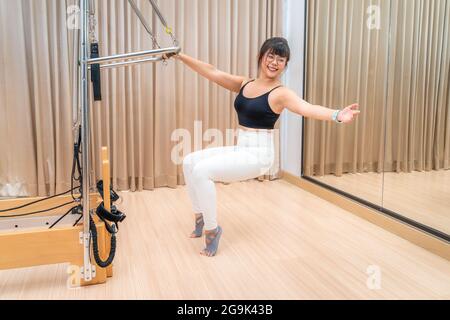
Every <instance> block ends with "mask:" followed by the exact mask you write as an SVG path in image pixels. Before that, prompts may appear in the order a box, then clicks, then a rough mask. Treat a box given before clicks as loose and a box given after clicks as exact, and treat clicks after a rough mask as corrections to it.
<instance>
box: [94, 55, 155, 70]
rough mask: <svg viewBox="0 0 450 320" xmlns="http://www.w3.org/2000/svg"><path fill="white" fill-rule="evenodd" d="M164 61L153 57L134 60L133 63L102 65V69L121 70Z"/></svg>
mask: <svg viewBox="0 0 450 320" xmlns="http://www.w3.org/2000/svg"><path fill="white" fill-rule="evenodd" d="M162 60H163V59H162V57H151V58H147V59H142V60H132V61H125V62H117V63H110V64H102V65H100V69H111V68H119V67H125V66H131V65H136V64H141V63H148V62H158V61H162Z"/></svg>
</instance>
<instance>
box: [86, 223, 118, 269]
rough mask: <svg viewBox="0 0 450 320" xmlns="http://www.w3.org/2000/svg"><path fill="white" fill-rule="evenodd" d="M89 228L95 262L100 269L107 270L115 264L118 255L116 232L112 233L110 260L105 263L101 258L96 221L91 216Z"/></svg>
mask: <svg viewBox="0 0 450 320" xmlns="http://www.w3.org/2000/svg"><path fill="white" fill-rule="evenodd" d="M89 228H90V231H91V237H92V251H93V253H94V259H95V262H96V263H97V265H98V266H99V267H100V268H106V267H107V266H109V265H110V264H111V263H112V262H113V260H114V256H115V255H116V245H117V242H116V233H115V232H113V233H111V250H110V251H109V256H108V258H107V259H106V260H105V261H103V260H102V259H101V257H100V253H99V250H98V239H97V228H96V226H95V222H94V219H92V217H91V216H90V217H89Z"/></svg>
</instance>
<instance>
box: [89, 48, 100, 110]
mask: <svg viewBox="0 0 450 320" xmlns="http://www.w3.org/2000/svg"><path fill="white" fill-rule="evenodd" d="M99 56H100V55H99V50H98V43H91V58H98V57H99ZM91 82H92V86H93V88H94V101H101V100H102V88H101V78H100V64H98V63H97V64H93V65H91Z"/></svg>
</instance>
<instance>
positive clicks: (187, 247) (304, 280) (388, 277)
mask: <svg viewBox="0 0 450 320" xmlns="http://www.w3.org/2000/svg"><path fill="white" fill-rule="evenodd" d="M217 188H218V210H219V215H220V224H221V225H222V226H223V229H224V235H223V238H222V242H221V247H220V249H219V253H218V255H217V256H216V257H214V258H206V257H203V256H200V255H199V251H200V250H201V249H202V247H203V242H202V240H201V239H188V238H187V234H188V233H189V232H190V231H191V230H192V227H193V219H192V212H191V206H190V202H189V199H188V195H187V191H186V189H185V187H179V188H178V189H175V190H174V189H166V188H163V189H157V190H155V191H152V192H142V193H122V196H123V203H122V204H121V205H120V208H121V209H123V210H124V211H125V212H126V213H127V215H128V217H127V219H126V220H125V222H124V223H123V225H122V227H121V229H120V233H119V242H118V255H117V258H116V260H115V269H114V271H115V275H114V277H113V278H112V279H109V281H108V282H107V283H106V284H104V285H98V286H93V287H88V288H78V289H67V288H66V280H67V275H66V274H65V272H66V269H67V265H55V266H43V267H37V268H29V269H21V270H8V271H0V298H1V299H6V298H12V299H271V300H276V299H450V262H449V261H447V260H445V259H443V258H440V257H438V256H436V255H433V254H432V253H430V252H427V251H426V250H424V249H422V248H419V247H417V246H415V245H413V244H411V243H409V242H407V241H406V240H403V239H401V238H399V237H397V236H395V235H393V234H391V233H388V232H387V231H385V230H383V229H381V228H379V227H377V226H375V225H372V224H370V223H368V222H366V221H365V220H362V219H360V218H358V217H356V216H354V215H352V214H350V213H348V212H346V211H344V210H342V209H340V208H338V207H336V206H334V205H333V204H331V203H328V202H326V201H324V200H322V199H320V198H318V197H316V196H314V195H312V194H310V193H307V192H305V191H303V190H302V189H299V188H298V187H295V186H293V185H291V184H288V183H287V182H285V181H282V180H278V181H272V182H267V181H266V182H257V181H249V182H243V183H237V184H231V185H222V184H218V185H217ZM369 266H377V267H378V268H380V271H381V289H379V290H371V289H369V288H368V286H367V281H368V277H369V274H367V269H368V268H369Z"/></svg>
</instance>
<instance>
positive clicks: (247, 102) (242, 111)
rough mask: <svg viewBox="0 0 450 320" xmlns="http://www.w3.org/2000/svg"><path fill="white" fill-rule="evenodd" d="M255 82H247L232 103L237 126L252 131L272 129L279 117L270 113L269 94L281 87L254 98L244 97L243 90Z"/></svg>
mask: <svg viewBox="0 0 450 320" xmlns="http://www.w3.org/2000/svg"><path fill="white" fill-rule="evenodd" d="M253 81H255V80H251V81H249V82H247V83H246V84H245V85H244V86H243V87H242V89H241V91H240V92H239V95H238V96H237V97H236V100H235V101H234V109H235V110H236V112H237V114H238V119H239V124H240V125H241V126H244V127H247V128H252V129H274V127H275V123H276V122H277V120H278V118H279V117H280V115H279V114H277V113H275V112H273V111H272V109H271V108H270V105H269V94H270V93H271V92H272V91H274V90H275V89H278V88H280V87H282V86H278V87H276V88H273V89H272V90H270V91H269V92H267V93H266V94H263V95H262V96H259V97H256V98H246V97H244V94H243V92H244V88H245V87H246V86H247V85H248V84H249V83H250V82H253Z"/></svg>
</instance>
